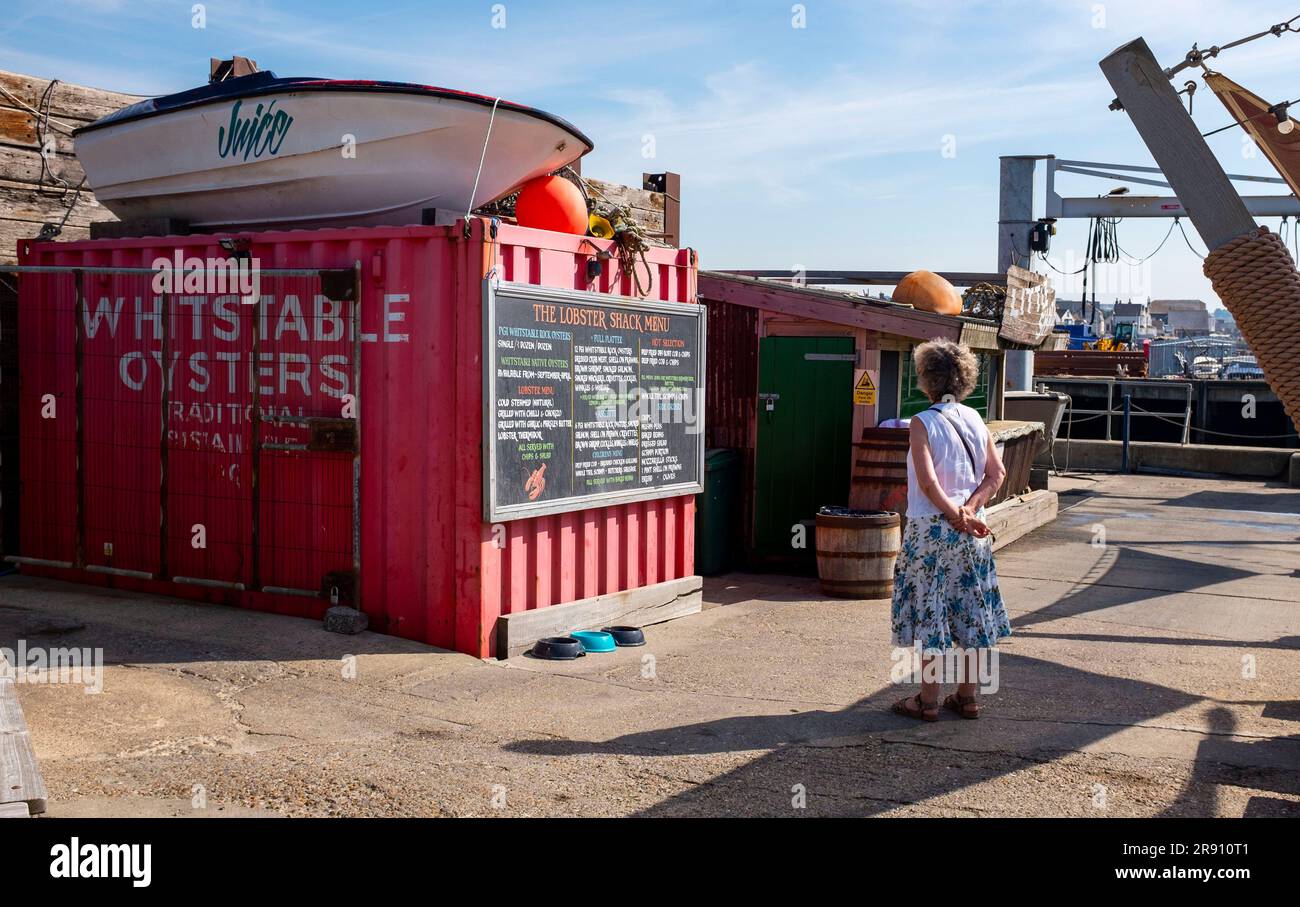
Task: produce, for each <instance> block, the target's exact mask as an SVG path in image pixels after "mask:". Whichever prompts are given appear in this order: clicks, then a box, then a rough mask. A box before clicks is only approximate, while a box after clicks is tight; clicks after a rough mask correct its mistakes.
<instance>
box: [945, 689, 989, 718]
mask: <svg viewBox="0 0 1300 907" xmlns="http://www.w3.org/2000/svg"><path fill="white" fill-rule="evenodd" d="M943 707H944V708H945V709H947V710H948V711H950V712H956V713H957V714H958V715H960V716H961V717H963V718H969V719H972V720H973V719H975V718H978V717H979V716H980V706H979V702H978V701H977V700H976V698H975V697H974V696H962V695H960V694H959V693H949V694H948V695H947V696H946V697H945V698H944V700H943Z"/></svg>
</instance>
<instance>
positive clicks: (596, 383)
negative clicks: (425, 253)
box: [483, 281, 705, 522]
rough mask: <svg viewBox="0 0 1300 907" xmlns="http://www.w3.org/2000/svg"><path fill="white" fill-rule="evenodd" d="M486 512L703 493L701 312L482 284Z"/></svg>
mask: <svg viewBox="0 0 1300 907" xmlns="http://www.w3.org/2000/svg"><path fill="white" fill-rule="evenodd" d="M485 303H486V304H485V307H484V331H483V336H484V356H483V366H484V385H483V391H484V393H483V397H484V423H483V424H484V439H483V440H484V448H485V449H484V458H483V461H484V480H483V497H484V514H485V517H486V519H487V520H488V521H490V522H498V521H502V520H512V519H518V518H521V517H527V516H537V515H539V514H546V513H563V512H565V511H569V510H582V509H586V508H589V507H600V506H604V505H607V504H619V503H626V502H628V501H641V500H649V499H652V498H664V497H671V496H674V495H682V494H695V493H697V492H699V491H701V490H702V484H701V482H702V480H703V469H704V384H703V376H704V336H705V335H704V308H703V306H698V305H685V304H681V303H667V302H656V301H648V300H632V299H624V298H623V297H618V296H606V295H604V294H600V293H586V292H581V291H577V290H569V291H565V290H555V289H551V288H547V287H536V286H531V285H524V284H514V283H504V282H496V281H489V283H488V285H487V289H486V300H485Z"/></svg>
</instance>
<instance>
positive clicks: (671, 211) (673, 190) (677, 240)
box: [641, 170, 682, 248]
mask: <svg viewBox="0 0 1300 907" xmlns="http://www.w3.org/2000/svg"><path fill="white" fill-rule="evenodd" d="M641 185H642V186H643V187H644V188H646V189H649V190H651V191H653V192H661V193H663V197H664V242H666V243H668V245H670V246H672V247H673V248H678V247H680V246H681V244H682V177H681V174H678V173H673V172H672V171H671V170H670V171H667V172H665V173H643V174H641Z"/></svg>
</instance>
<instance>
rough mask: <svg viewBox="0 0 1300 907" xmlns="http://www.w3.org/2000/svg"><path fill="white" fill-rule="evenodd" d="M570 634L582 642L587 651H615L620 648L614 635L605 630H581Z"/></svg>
mask: <svg viewBox="0 0 1300 907" xmlns="http://www.w3.org/2000/svg"><path fill="white" fill-rule="evenodd" d="M569 635H570V636H572V637H573V638H574V639H576V640H577V641H578V642H580V643H582V648H583V649H584V650H585V651H587V652H613V651H614V650H615V649H616V648H618V646H617V645H615V643H614V637H613V636H611V635H610V634H609V633H606V632H605V631H604V630H579V631H577V632H576V633H570V634H569Z"/></svg>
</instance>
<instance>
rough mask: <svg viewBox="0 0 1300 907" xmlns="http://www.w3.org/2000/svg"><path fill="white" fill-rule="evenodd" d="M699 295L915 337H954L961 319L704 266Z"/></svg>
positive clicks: (783, 313) (708, 299) (784, 313)
mask: <svg viewBox="0 0 1300 907" xmlns="http://www.w3.org/2000/svg"><path fill="white" fill-rule="evenodd" d="M699 296H700V298H701V299H703V300H707V301H710V302H728V303H731V304H733V305H743V306H748V307H749V308H754V309H762V310H764V311H767V312H777V313H780V314H782V315H793V316H795V317H798V318H808V319H811V320H813V321H825V322H828V323H830V324H839V325H844V326H846V327H853V328H863V329H865V330H869V331H877V332H880V333H885V334H897V335H899V336H902V337H912V338H915V339H918V340H930V339H932V338H935V337H942V338H945V339H948V340H957V339H959V338H960V337H961V330H962V324H963V322H962V321H961V320H960V319H958V318H952V317H949V316H947V315H935V314H932V313H930V312H918V311H917V310H915V309H911V308H907V307H905V306H900V305H895V304H893V303H888V302H874V301H871V300H866V299H863V300H857V299H854V298H853V297H851V296H848V295H846V294H844V293H837V292H835V291H834V290H818V289H814V288H811V287H792V286H788V285H785V284H779V283H772V282H771V281H765V280H754V279H752V278H746V277H736V276H733V275H730V274H717V273H713V272H708V271H701V272H700V277H699Z"/></svg>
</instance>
